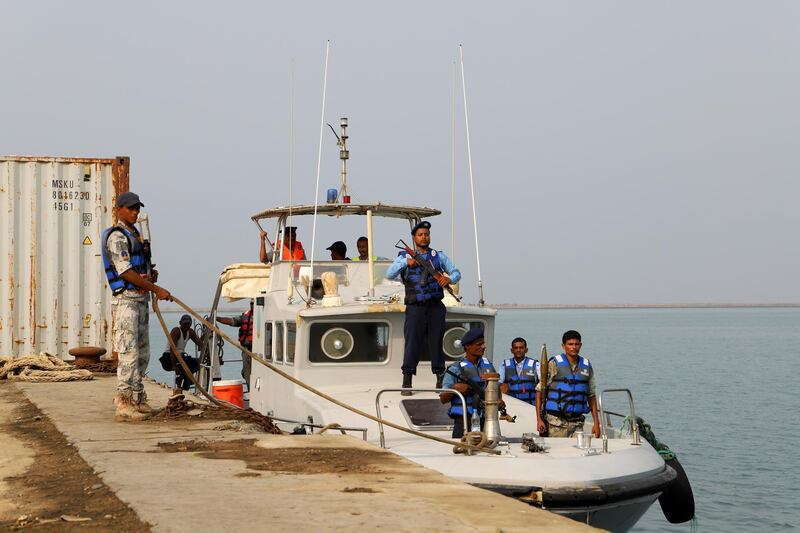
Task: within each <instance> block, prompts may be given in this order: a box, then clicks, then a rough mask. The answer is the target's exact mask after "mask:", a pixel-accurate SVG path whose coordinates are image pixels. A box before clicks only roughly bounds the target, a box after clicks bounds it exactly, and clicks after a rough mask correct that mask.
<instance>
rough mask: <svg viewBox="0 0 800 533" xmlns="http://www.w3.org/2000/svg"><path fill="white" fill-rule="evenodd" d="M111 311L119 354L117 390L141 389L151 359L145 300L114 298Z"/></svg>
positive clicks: (115, 342)
mask: <svg viewBox="0 0 800 533" xmlns="http://www.w3.org/2000/svg"><path fill="white" fill-rule="evenodd" d="M112 308H113V315H114V331H113V336H114V351H116V352H117V354H118V356H119V362H118V363H117V390H119V391H127V390H131V391H134V392H139V391H142V390H144V385H142V376H144V373H145V371H146V370H147V364H148V363H149V362H150V333H149V331H148V327H149V323H150V314H149V313H148V309H147V300H134V299H130V298H115V299H114V301H113V303H112Z"/></svg>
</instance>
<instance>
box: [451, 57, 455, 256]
mask: <svg viewBox="0 0 800 533" xmlns="http://www.w3.org/2000/svg"><path fill="white" fill-rule="evenodd" d="M450 70H451V76H450V77H451V80H450V81H451V83H450V258H451V259H453V258H455V256H456V62H455V61H453V65H452V68H451V69H450Z"/></svg>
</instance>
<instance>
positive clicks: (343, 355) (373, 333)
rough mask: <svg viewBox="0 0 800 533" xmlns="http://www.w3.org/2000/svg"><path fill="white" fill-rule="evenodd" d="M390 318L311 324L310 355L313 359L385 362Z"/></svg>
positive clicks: (311, 359)
mask: <svg viewBox="0 0 800 533" xmlns="http://www.w3.org/2000/svg"><path fill="white" fill-rule="evenodd" d="M389 338H390V331H389V324H388V323H386V322H326V323H315V324H311V328H310V332H309V350H308V358H309V361H311V362H312V363H383V362H385V361H386V360H387V359H388V358H389Z"/></svg>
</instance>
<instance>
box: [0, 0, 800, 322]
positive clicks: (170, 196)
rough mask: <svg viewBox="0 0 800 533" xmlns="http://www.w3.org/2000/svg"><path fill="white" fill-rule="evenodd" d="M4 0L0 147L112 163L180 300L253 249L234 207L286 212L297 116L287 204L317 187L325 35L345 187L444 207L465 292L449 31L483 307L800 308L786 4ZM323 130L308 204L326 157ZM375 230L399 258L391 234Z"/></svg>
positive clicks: (197, 295)
mask: <svg viewBox="0 0 800 533" xmlns="http://www.w3.org/2000/svg"><path fill="white" fill-rule="evenodd" d="M3 14H4V15H3V18H4V23H3V30H2V32H0V72H2V74H1V76H2V83H0V102H2V103H3V105H2V110H0V154H3V155H46V156H86V157H114V156H117V155H127V156H130V157H131V189H132V190H134V191H136V192H137V193H139V194H140V196H141V197H142V199H143V201H144V203H145V204H146V211H147V212H148V213H149V216H150V218H151V226H152V231H153V249H154V257H155V260H156V262H157V264H158V267H159V270H160V272H161V279H160V283H161V284H162V285H164V286H165V287H167V288H168V289H169V290H171V291H172V292H173V293H175V294H176V295H178V296H179V297H181V298H182V299H183V300H184V301H186V302H187V303H190V304H192V305H198V306H202V305H205V306H207V305H210V303H211V299H212V297H213V291H214V289H215V287H216V278H217V276H218V274H219V272H220V271H221V270H222V269H223V268H224V266H225V265H227V264H230V263H236V262H245V261H256V260H257V258H258V230H257V228H256V227H255V225H254V224H253V222H252V221H251V220H250V216H251V215H253V214H254V213H256V212H259V211H261V210H263V209H267V208H269V207H275V206H279V205H286V204H287V203H288V202H289V183H290V181H289V162H290V146H291V145H292V143H291V141H290V139H291V138H292V132H293V136H294V157H293V160H292V161H293V179H292V181H291V184H292V200H293V202H294V203H313V201H314V186H315V178H316V172H317V154H318V150H319V135H320V134H319V127H320V112H321V104H322V82H323V66H324V59H325V47H326V41H327V40H330V42H331V48H330V60H329V74H328V90H327V104H326V113H325V117H324V118H325V121H326V122H330V123H332V124H334V125H336V124H337V123H338V119H339V117H343V116H346V117H348V118H349V121H350V128H349V131H348V133H349V135H350V140H349V148H350V156H351V159H350V162H349V166H348V168H349V174H348V184H349V188H350V191H351V195H352V197H353V201H354V202H357V201H364V202H372V201H381V202H383V203H390V204H400V205H419V206H428V207H436V208H439V209H441V210H442V212H443V214H442V215H441V216H439V217H435V218H432V219H431V223H432V229H431V234H432V246H433V247H434V248H437V249H441V250H444V251H445V252H446V253H448V254H449V255H451V256H452V257H453V259H454V260H455V262H456V264H457V265H458V266H459V268H460V269H461V270H462V273H463V275H464V280H463V281H462V284H461V285H462V293H463V294H464V295H465V297H466V298H465V299H466V300H467V301H473V302H474V301H475V300H476V299H477V289H476V285H477V262H476V254H475V236H474V233H473V226H472V208H471V199H470V188H469V173H468V165H467V151H466V132H465V121H464V104H463V100H462V92H461V87H460V85H461V79H460V71H459V74H458V77H457V81H458V83H457V91H456V93H455V95H456V98H455V99H453V97H452V94H453V72H454V70H453V69H454V65H456V63H457V60H458V53H459V49H458V46H459V44H462V45H463V51H464V74H465V81H466V83H465V84H466V92H467V113H468V118H469V125H470V139H471V147H472V169H473V176H474V181H475V193H476V218H477V223H478V242H479V247H480V258H481V277H482V279H483V285H484V288H485V298H486V300H487V302H490V303H532V304H625V303H700V302H719V303H758V302H776V303H789V302H800V284H798V283H797V273H798V271H800V268H799V267H800V247H799V246H798V238H797V236H796V233H797V229H798V227H800V213H799V212H798V209H797V199H798V197H800V184H798V180H797V176H798V171H799V170H800V162H799V161H798V154H800V149H798V148H800V146H798V136H797V133H798V131H799V130H800V106H799V105H798V102H797V95H798V94H800V62H799V61H798V55H799V53H800V31H798V29H800V28H798V25H800V4H798V3H797V2H791V1H770V2H752V1H736V0H726V1H701V0H698V1H692V2H690V1H649V2H641V1H614V2H577V1H576V2H562V1H551V2H542V1H526V2H505V3H500V2H498V3H493V4H489V3H486V2H465V1H459V2H446V1H442V2H403V3H402V4H401V3H387V2H345V1H340V2H256V1H252V2H245V1H227V2H224V3H223V2H216V3H210V2H201V1H193V2H177V1H176V2H154V1H153V2H147V1H144V2H135V3H130V2H125V3H123V2H107V1H97V2H89V1H80V0H78V1H74V2H69V3H65V2H55V1H53V2H44V1H42V2H11V1H5V2H3ZM292 80H293V82H292ZM292 88H293V89H292ZM292 95H293V100H294V114H293V117H294V120H293V121H292V119H291V117H292V113H291V108H292V106H291V101H292ZM454 104H455V117H454V115H453V106H454ZM453 118H455V137H454V136H453V134H452V133H451V129H452V122H453ZM292 122H293V124H294V126H293V127H292ZM323 133H324V136H323V143H322V160H321V177H320V182H321V183H320V193H319V194H320V195H319V199H320V200H321V201H324V195H325V189H327V188H330V187H338V185H339V170H340V167H339V160H338V148H337V147H336V144H335V141H336V139H335V137H334V136H333V134H332V133H331V132H330V131H325V132H323ZM453 143H455V157H456V165H455V174H456V185H455V195H451V146H453ZM451 199H454V205H455V211H454V212H453V210H451ZM451 220H455V224H454V225H453V224H451ZM298 222H299V223H298V225H299V226H300V229H299V234H298V238H299V239H300V240H301V241H302V242H303V243H304V245H305V246H306V248H307V249H308V251H309V253H310V249H311V223H310V221H298ZM335 222H336V224H331V221H330V220H321V221H320V225H319V226H318V232H317V237H316V247H315V257H317V258H326V257H327V252H325V247H326V246H327V245H328V244H330V242H332V241H334V240H343V241H345V242H346V243H347V245H348V249H349V251H350V252H351V254H355V240H356V238H357V237H358V236H359V235H361V234H363V233H365V229H364V227H363V225H364V223H363V221H335ZM266 229H268V231H270V234H271V236H272V233H273V231H272V228H271V227H268V228H266ZM453 230H454V231H453ZM377 235H378V236H377V237H376V243H375V246H376V253H377V254H379V255H384V256H394V255H395V253H396V251H395V250H394V248H393V246H394V243H395V241H396V240H397V239H399V238H405V237H408V232H407V226H404V225H402V224H400V223H397V222H394V223H391V222H390V223H387V224H386V225H385V226H380V227H379V232H378V234H377Z"/></svg>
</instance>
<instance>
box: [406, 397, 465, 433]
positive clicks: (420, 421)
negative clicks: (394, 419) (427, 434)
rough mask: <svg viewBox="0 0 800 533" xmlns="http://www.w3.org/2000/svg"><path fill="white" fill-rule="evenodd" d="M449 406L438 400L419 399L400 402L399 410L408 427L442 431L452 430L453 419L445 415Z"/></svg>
mask: <svg viewBox="0 0 800 533" xmlns="http://www.w3.org/2000/svg"><path fill="white" fill-rule="evenodd" d="M449 409H450V405H449V404H443V403H442V402H440V401H439V399H438V398H420V399H409V400H401V401H400V410H401V411H402V412H403V415H404V416H405V417H406V421H407V422H408V424H409V426H411V427H412V428H414V429H418V430H430V431H444V430H451V429H453V419H452V418H450V416H449V415H448V414H447V413H448V411H449Z"/></svg>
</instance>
